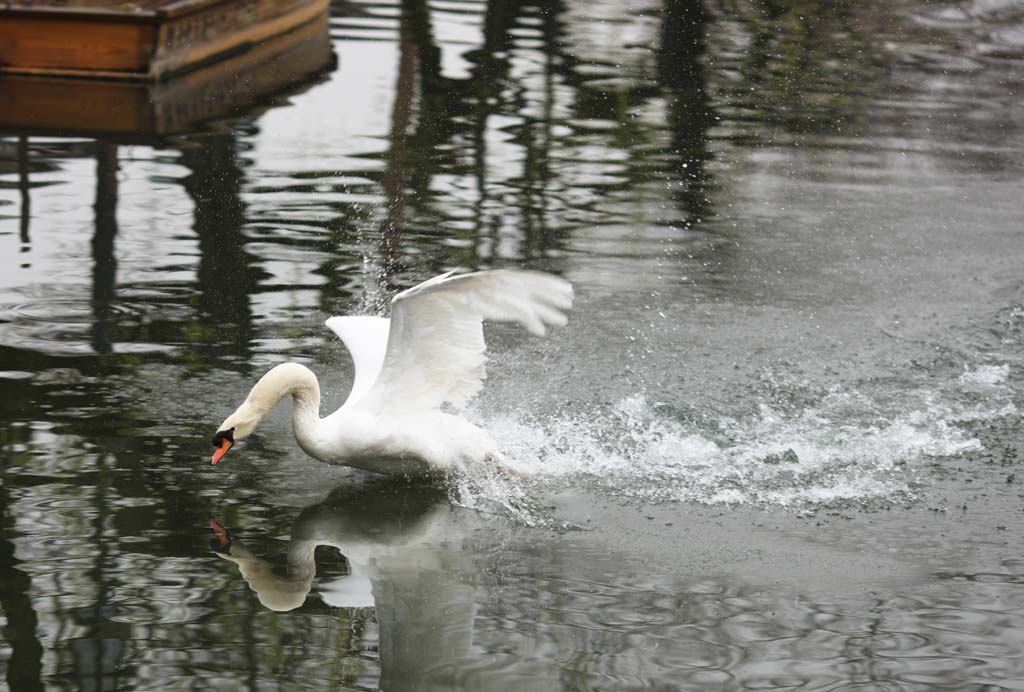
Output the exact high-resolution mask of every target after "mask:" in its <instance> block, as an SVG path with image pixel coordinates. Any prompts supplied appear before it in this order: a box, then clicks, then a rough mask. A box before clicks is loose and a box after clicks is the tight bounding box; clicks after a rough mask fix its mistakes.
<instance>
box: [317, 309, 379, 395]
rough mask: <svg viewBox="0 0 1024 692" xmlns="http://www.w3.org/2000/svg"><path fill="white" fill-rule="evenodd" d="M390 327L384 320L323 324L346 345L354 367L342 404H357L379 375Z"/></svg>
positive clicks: (342, 320) (339, 320) (356, 319)
mask: <svg viewBox="0 0 1024 692" xmlns="http://www.w3.org/2000/svg"><path fill="white" fill-rule="evenodd" d="M389 323H390V320H388V319H386V318H384V317H330V318H328V320H327V321H326V322H324V324H325V325H327V327H328V328H329V329H330V330H331V331H332V332H334V333H335V334H337V335H338V337H340V338H341V340H342V341H343V342H345V347H346V348H347V349H348V352H349V353H351V354H352V363H353V364H354V365H355V372H356V374H355V381H354V382H353V383H352V391H350V392H349V393H348V398H347V399H345V404H348V403H349V402H353V403H355V402H356V401H359V400H360V399H361V398H362V397H363V395H365V394H366V393H367V392H368V391H370V387H372V386H373V383H374V382H375V381H376V380H377V376H378V375H380V370H381V368H382V367H383V365H384V353H385V351H386V350H387V346H388V327H389ZM343 405H344V404H343Z"/></svg>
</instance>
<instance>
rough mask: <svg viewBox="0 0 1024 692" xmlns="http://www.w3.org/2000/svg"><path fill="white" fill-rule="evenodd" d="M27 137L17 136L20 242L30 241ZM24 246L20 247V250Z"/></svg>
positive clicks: (30, 211) (23, 249)
mask: <svg viewBox="0 0 1024 692" xmlns="http://www.w3.org/2000/svg"><path fill="white" fill-rule="evenodd" d="M28 163H29V161H28V137H18V191H19V192H20V193H21V244H22V245H26V246H27V245H28V244H29V243H30V242H31V239H30V238H29V234H28V223H29V219H30V218H31V217H32V198H31V197H30V196H29V193H28V192H29V183H28ZM25 249H26V248H24V247H23V248H22V252H24V251H25Z"/></svg>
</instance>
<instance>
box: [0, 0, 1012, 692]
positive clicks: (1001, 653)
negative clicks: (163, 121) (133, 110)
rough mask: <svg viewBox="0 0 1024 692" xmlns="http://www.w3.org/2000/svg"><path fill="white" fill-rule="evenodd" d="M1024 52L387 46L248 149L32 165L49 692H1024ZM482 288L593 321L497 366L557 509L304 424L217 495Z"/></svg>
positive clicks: (990, 7)
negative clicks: (236, 412)
mask: <svg viewBox="0 0 1024 692" xmlns="http://www.w3.org/2000/svg"><path fill="white" fill-rule="evenodd" d="M1021 21H1024V8H1022V7H1021V6H1020V5H1019V4H1018V3H1015V2H1009V1H1007V2H990V1H982V0H977V2H974V3H956V4H954V3H943V2H924V1H921V0H918V1H910V0H908V1H905V2H904V1H901V2H896V3H880V2H866V3H838V4H836V3H819V2H814V1H803V0H801V1H798V0H786V1H775V0H773V1H764V2H749V3H732V2H711V3H708V4H706V5H700V4H697V3H693V2H689V1H688V0H687V1H683V0H663V1H659V0H651V1H650V2H647V1H644V0H617V1H615V2H612V1H606V0H596V1H591V2H586V3H560V2H553V3H540V4H537V3H507V2H493V3H478V2H462V1H457V0H452V1H446V2H436V3H430V4H424V3H418V2H413V1H410V2H407V3H403V4H387V3H375V2H345V3H336V4H335V7H334V8H333V10H332V17H331V20H330V26H329V38H330V44H331V47H332V48H333V53H334V56H335V57H334V58H333V59H329V60H325V61H323V62H322V64H319V63H318V64H317V65H315V66H312V65H306V64H305V63H303V65H304V68H303V69H302V70H296V76H295V77H294V78H293V79H291V80H290V83H288V84H286V85H285V86H282V87H280V88H278V89H275V90H274V91H273V92H272V93H258V91H257V90H253V89H252V88H251V84H252V83H253V80H250V79H239V80H236V81H235V82H230V81H229V82H227V83H226V86H225V84H224V83H220V82H213V84H214V87H215V88H214V87H210V88H211V89H213V90H212V91H211V92H209V93H211V94H222V95H223V94H228V95H231V94H234V95H235V96H238V93H239V91H238V90H242V89H249V91H246V92H245V94H244V96H245V97H244V98H240V97H239V98H237V99H236V100H233V101H231V103H233V104H234V105H233V106H232V108H233V109H234V111H233V117H231V118H229V119H226V120H225V119H223V118H220V117H217V118H215V119H213V120H204V119H203V117H202V113H204V112H205V111H189V112H190V113H192V112H198V113H199V115H198V116H196V117H195V121H194V122H193V123H192V124H191V125H190V126H189V127H187V128H184V130H173V131H164V132H154V133H150V134H145V133H135V134H132V135H125V134H111V133H107V134H103V135H96V134H92V133H84V132H82V131H76V130H73V129H72V130H65V131H59V132H58V131H54V130H46V129H40V128H33V129H31V130H28V129H19V130H10V131H5V132H3V133H2V138H0V450H2V451H0V460H2V475H0V613H2V620H0V622H2V627H3V629H2V630H0V670H2V671H3V676H4V678H5V680H6V684H7V686H8V687H9V688H10V689H12V690H16V691H17V692H22V691H25V692H30V691H32V690H40V689H81V690H128V689H131V690H147V689H153V690H163V689H196V690H207V689H251V690H261V689H285V690H293V689H296V690H297V689H311V690H323V689H366V690H373V689H384V690H412V689H423V690H430V689H436V690H442V689H443V690H450V689H465V690H524V689H528V690H562V689H564V690H641V689H643V690H651V689H655V690H659V689H660V690H674V689H722V690H733V689H805V690H806V689H814V690H838V689H843V690H858V689H863V690H885V689H891V690H897V689H898V690H934V689H958V690H981V689H985V690H997V689H1021V686H1022V683H1021V680H1024V664H1022V663H1021V661H1024V586H1022V584H1024V557H1022V556H1021V553H1020V545H1021V538H1022V531H1024V515H1022V508H1024V505H1022V504H1021V503H1022V500H1021V497H1022V496H1021V490H1020V487H1021V485H1020V484H1021V482H1022V480H1024V474H1022V472H1021V470H1020V464H1021V453H1022V445H1024V437H1022V424H1021V420H1020V413H1019V407H1020V405H1021V403H1020V402H1021V396H1022V391H1024V379H1022V372H1024V370H1022V366H1024V344H1022V339H1024V284H1022V279H1021V270H1020V254H1021V248H1022V247H1024V243H1022V240H1024V236H1022V232H1021V228H1024V224H1022V221H1024V214H1022V207H1021V203H1020V189H1021V182H1022V178H1024V175H1022V174H1024V164H1022V162H1024V112H1022V108H1021V105H1020V103H1021V102H1020V99H1019V98H1018V95H1019V94H1020V93H1021V90H1022V85H1024V39H1022V37H1021V32H1020V25H1021ZM311 40H312V39H311ZM296 64H298V63H297V59H293V58H289V59H281V60H279V61H278V63H277V64H276V66H275V67H274V68H273V69H276V70H287V69H288V66H289V65H292V66H293V67H294V66H295V65H296ZM312 67H316V68H317V69H311V68H312ZM306 68H310V69H306ZM267 69H270V68H267ZM249 74H253V73H249ZM282 81H288V80H282ZM247 85H248V86H247ZM2 89H3V87H2V86H0V91H2ZM153 98H154V100H155V101H158V100H159V98H166V97H164V96H160V95H156V96H154V97H153ZM174 122H177V121H174ZM190 122H191V121H190ZM456 267H463V268H470V269H477V268H492V267H528V268H533V269H540V270H544V271H549V272H553V273H556V274H559V275H561V276H564V277H565V278H567V279H569V280H570V281H572V282H573V283H574V284H575V286H576V290H577V297H578V300H577V306H576V308H575V309H574V310H573V312H572V315H571V322H570V325H569V326H568V327H567V328H566V329H562V330H559V331H556V332H555V333H554V334H552V335H551V337H550V338H548V339H546V340H537V339H533V338H531V337H529V336H527V335H524V334H522V333H521V332H520V331H517V330H516V329H512V328H496V329H493V330H491V331H489V332H488V340H489V345H490V350H491V361H490V364H489V379H488V383H487V387H486V388H485V391H484V394H483V395H482V396H481V398H480V399H479V400H478V401H477V402H476V403H475V404H474V405H473V407H472V409H471V411H470V415H471V416H472V417H474V418H475V419H477V420H479V421H480V422H481V423H482V424H483V425H485V426H486V427H488V428H489V429H490V430H491V431H492V432H493V433H494V435H495V437H496V438H497V439H498V440H499V442H500V443H501V445H502V447H503V448H504V449H506V450H507V452H508V454H509V456H510V458H511V460H512V463H513V465H514V466H515V467H516V468H518V469H519V470H520V471H522V472H523V473H524V474H525V475H527V476H528V478H527V479H526V480H523V481H521V482H517V483H512V484H508V483H503V482H500V481H494V480H493V479H486V478H482V479H481V478H474V479H468V480H467V481H465V482H464V483H462V484H461V486H460V487H457V488H454V489H449V490H448V491H445V490H443V489H442V490H428V489H425V488H423V487H420V486H408V485H403V484H401V483H393V482H386V481H382V480H380V479H377V478H374V477H372V476H370V475H367V474H362V473H359V472H355V471H349V470H346V469H338V468H330V467H326V466H324V465H321V464H319V463H317V462H315V461H313V460H311V459H308V458H306V457H305V456H304V455H303V454H302V452H301V451H300V450H299V449H298V448H297V446H296V445H295V443H294V441H293V440H292V439H291V436H290V432H289V426H290V422H289V418H288V416H287V413H286V412H285V411H283V410H282V411H279V412H277V413H275V414H274V415H273V416H271V418H270V419H268V420H267V421H266V422H265V423H264V424H263V425H262V426H261V428H260V430H259V431H258V433H257V434H256V435H255V436H254V437H253V438H252V440H251V441H250V442H249V443H248V444H247V445H246V446H245V447H244V449H237V450H234V451H233V452H232V454H231V456H230V457H229V458H228V459H227V460H226V461H225V462H224V463H222V464H220V465H218V466H217V467H216V468H211V467H210V466H209V465H208V464H207V463H206V460H207V459H208V455H209V453H210V448H209V437H210V435H211V434H212V432H213V431H214V429H215V428H216V426H217V424H218V423H219V422H220V421H221V420H222V419H223V418H224V417H225V415H227V413H228V412H230V411H231V410H232V409H233V408H234V407H235V406H236V405H237V404H238V402H239V401H241V400H242V398H244V396H245V393H246V392H247V391H248V388H249V387H250V386H251V384H252V382H253V381H254V380H255V379H256V378H257V377H258V376H259V375H260V374H261V373H262V372H263V371H265V370H266V369H268V368H269V367H270V366H272V365H273V364H276V363H278V362H282V361H285V360H294V361H298V362H302V363H305V364H307V365H309V366H310V367H311V368H313V369H314V370H315V371H316V372H317V373H318V374H319V375H320V378H321V382H322V387H323V389H324V391H325V399H326V402H325V408H330V407H331V406H336V405H338V404H339V403H340V402H341V401H342V400H343V399H344V396H345V395H346V393H347V388H348V383H349V380H350V377H351V365H350V361H349V359H348V356H347V355H346V353H345V352H344V349H343V347H342V346H341V344H340V343H338V342H337V341H336V340H335V339H334V337H333V336H332V335H331V334H330V333H329V332H327V331H326V330H325V328H323V327H322V322H323V320H324V319H325V318H326V317H328V316H330V315H333V314H345V313H353V312H354V313H363V314H377V313H380V312H381V311H382V310H386V305H387V301H388V299H389V298H390V297H391V296H392V295H393V294H394V293H395V292H396V291H398V290H400V289H402V288H405V287H408V286H411V285H414V284H415V283H417V282H419V281H421V280H424V279H426V278H428V277H430V276H432V275H433V274H435V273H438V272H440V271H443V270H447V269H451V268H456ZM211 518H212V519H213V520H214V521H215V523H214V524H213V525H211V523H210V520H211ZM211 526H214V527H226V529H227V533H226V534H225V533H224V532H222V531H220V530H217V531H215V530H214V529H213V528H211Z"/></svg>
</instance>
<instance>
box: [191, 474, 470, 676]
mask: <svg viewBox="0 0 1024 692" xmlns="http://www.w3.org/2000/svg"><path fill="white" fill-rule="evenodd" d="M462 514H463V513H460V512H459V511H458V510H457V509H456V508H454V507H452V506H451V505H450V503H449V502H448V500H447V497H446V495H445V493H444V492H443V491H442V490H440V489H436V488H430V487H424V486H422V485H411V484H408V483H401V482H397V483H396V482H395V481H393V480H390V479H388V480H384V481H378V482H376V483H375V484H372V485H369V486H360V487H355V488H353V487H350V486H342V487H339V488H336V489H335V490H334V491H332V492H331V494H330V495H329V496H328V497H327V499H326V500H324V501H323V502H320V503H318V504H315V505H312V506H310V507H307V508H306V509H305V510H303V511H302V513H301V514H300V515H299V517H298V518H297V519H296V521H295V524H294V525H293V526H292V530H291V536H290V541H289V544H288V549H287V553H286V566H285V568H284V569H283V570H281V569H275V566H274V564H273V563H272V561H270V560H266V559H263V558H260V557H258V556H257V555H255V554H254V553H253V552H252V551H251V550H250V549H249V548H247V547H246V546H245V545H243V544H242V543H241V542H239V541H237V540H232V539H231V538H230V537H229V536H228V532H227V530H226V529H224V528H223V527H222V526H221V525H220V524H218V523H217V522H216V521H215V520H211V528H212V529H213V532H214V536H213V538H212V540H211V542H210V543H211V547H212V548H213V549H214V551H215V553H216V554H217V555H218V556H220V557H221V558H223V559H224V560H227V561H229V562H232V563H233V564H234V565H235V566H236V567H237V568H238V571H239V574H241V576H242V578H243V579H245V581H246V582H247V583H248V585H249V588H251V589H252V591H253V592H255V594H256V597H257V598H258V599H259V601H260V603H262V604H263V606H265V607H266V608H268V609H270V610H274V611H290V610H294V609H296V608H299V607H300V606H302V605H303V604H304V603H305V601H306V598H307V596H308V594H309V593H310V591H311V590H312V589H313V582H314V580H315V578H316V549H317V548H318V547H320V546H329V547H332V548H335V549H337V550H338V551H339V552H340V553H341V554H342V555H343V556H344V557H345V560H346V562H347V563H348V567H349V573H348V575H346V576H343V577H341V578H338V579H333V580H330V581H326V582H321V583H319V584H318V585H317V587H316V589H317V593H318V595H319V597H320V598H321V599H322V600H323V601H324V602H325V603H326V604H328V605H330V606H333V607H336V608H370V607H372V608H374V609H375V613H376V621H377V627H378V654H379V659H380V670H381V673H380V688H381V689H383V690H399V689H400V690H433V689H438V690H440V689H450V688H451V687H452V685H453V684H454V682H455V677H456V675H457V673H458V670H459V662H460V661H462V660H464V659H466V658H467V657H468V656H469V654H470V648H471V646H472V641H473V621H474V617H475V615H476V603H475V601H474V583H473V578H472V570H470V569H468V568H467V567H466V565H465V564H464V563H463V560H462V559H461V557H460V556H461V554H462V553H461V550H460V544H461V542H460V540H459V539H460V537H461V536H463V535H464V531H465V527H464V525H462Z"/></svg>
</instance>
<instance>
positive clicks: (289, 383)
mask: <svg viewBox="0 0 1024 692" xmlns="http://www.w3.org/2000/svg"><path fill="white" fill-rule="evenodd" d="M289 394H290V395H291V397H292V401H293V407H292V424H293V426H294V429H295V437H296V439H298V440H299V444H300V445H302V446H303V447H304V448H305V447H306V443H307V441H315V440H316V439H317V438H318V435H317V431H318V428H319V425H320V385H319V383H318V382H317V380H316V375H314V374H313V372H312V371H311V370H310V369H309V368H307V367H306V366H304V365H299V364H298V363H282V364H281V365H278V366H276V367H274V368H272V369H271V370H270V372H268V373H267V374H266V375H264V376H263V377H261V378H260V380H259V382H257V383H256V384H255V385H254V386H253V388H252V390H251V391H250V392H249V396H248V397H246V399H245V401H244V402H243V403H242V405H241V406H239V407H238V409H237V410H236V411H235V412H234V413H233V414H231V415H230V416H229V417H228V419H227V420H225V421H224V423H222V424H221V428H220V429H222V430H227V429H229V428H231V429H234V430H235V439H241V438H244V437H247V436H248V435H249V433H251V432H252V430H253V428H255V427H256V425H257V424H258V423H259V422H260V420H262V419H263V417H264V416H266V415H267V414H268V413H269V412H270V409H272V408H274V406H276V405H277V403H278V402H279V401H281V399H283V398H285V397H286V396H288V395H289Z"/></svg>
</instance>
